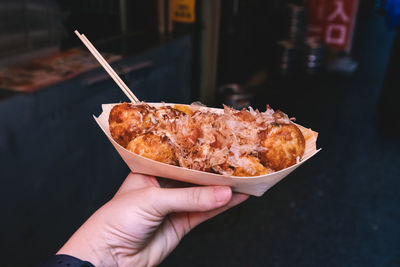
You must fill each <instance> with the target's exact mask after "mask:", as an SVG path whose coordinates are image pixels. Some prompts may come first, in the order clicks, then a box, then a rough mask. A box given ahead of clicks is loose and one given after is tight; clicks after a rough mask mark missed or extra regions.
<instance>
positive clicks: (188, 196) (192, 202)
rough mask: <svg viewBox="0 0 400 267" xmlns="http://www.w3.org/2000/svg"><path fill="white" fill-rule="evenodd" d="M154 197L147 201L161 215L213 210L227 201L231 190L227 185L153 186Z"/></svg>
mask: <svg viewBox="0 0 400 267" xmlns="http://www.w3.org/2000/svg"><path fill="white" fill-rule="evenodd" d="M153 192H154V197H151V198H148V203H149V204H151V205H152V207H153V208H154V210H156V211H158V212H159V214H160V215H161V216H165V215H167V214H169V213H173V212H201V211H209V210H214V209H216V208H219V207H222V206H224V205H225V204H227V203H228V202H229V200H230V199H231V197H232V190H231V188H230V187H229V186H206V187H189V188H174V189H166V188H163V189H162V188H154V189H153Z"/></svg>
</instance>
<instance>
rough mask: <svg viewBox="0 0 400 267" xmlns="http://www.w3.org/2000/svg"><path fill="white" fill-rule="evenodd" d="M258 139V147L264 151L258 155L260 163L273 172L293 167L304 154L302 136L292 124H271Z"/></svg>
mask: <svg viewBox="0 0 400 267" xmlns="http://www.w3.org/2000/svg"><path fill="white" fill-rule="evenodd" d="M260 137H261V144H260V145H261V146H262V147H264V148H265V149H266V151H263V152H261V153H260V159H261V163H262V164H263V165H264V166H267V167H269V168H271V169H273V170H275V171H279V170H282V169H284V168H287V167H289V166H292V165H294V164H295V163H296V159H297V158H298V157H300V158H301V157H302V156H303V154H304V150H305V140H304V136H303V134H302V133H301V131H300V130H299V128H297V126H296V125H294V124H293V123H290V124H277V123H272V124H271V125H269V127H268V128H267V129H266V130H264V131H262V132H261V136H260Z"/></svg>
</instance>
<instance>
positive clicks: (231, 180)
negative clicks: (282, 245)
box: [93, 103, 319, 196]
mask: <svg viewBox="0 0 400 267" xmlns="http://www.w3.org/2000/svg"><path fill="white" fill-rule="evenodd" d="M118 104H120V103H117V104H103V105H102V108H103V112H102V113H101V114H100V116H99V117H97V118H96V117H95V116H93V117H94V119H95V120H96V122H97V123H98V124H99V126H100V128H101V129H102V130H103V132H104V133H105V134H106V135H107V137H108V139H109V140H110V142H111V143H112V144H113V146H114V147H115V149H116V150H117V151H118V153H119V154H120V155H121V157H122V159H123V160H124V161H125V162H126V164H127V165H128V167H129V168H130V169H131V171H132V172H134V173H142V174H148V175H153V176H158V177H164V178H170V179H174V180H178V181H183V182H187V183H192V184H199V185H229V186H230V187H231V188H232V190H233V191H235V192H241V193H246V194H250V195H254V196H262V195H263V194H264V193H265V192H266V191H267V190H268V189H270V188H271V187H272V186H274V185H275V184H276V183H278V182H279V181H280V180H282V179H283V178H285V177H286V176H287V175H288V174H289V173H291V172H292V171H294V170H295V169H296V168H298V167H299V166H300V165H302V164H303V163H304V162H306V161H307V160H308V159H310V158H311V157H312V156H314V155H315V154H316V153H317V152H318V151H319V150H317V149H316V141H317V137H318V133H316V132H314V131H312V130H310V129H307V128H305V127H303V126H300V125H297V126H298V127H299V128H300V130H301V131H302V133H303V135H304V138H305V140H306V148H305V152H304V156H303V158H302V159H301V160H300V162H299V163H297V164H295V165H293V166H291V167H289V168H286V169H283V170H281V171H278V172H274V173H271V174H267V175H262V176H254V177H235V176H224V175H221V174H214V173H207V172H202V171H196V170H190V169H186V168H182V167H178V166H173V165H169V164H165V163H162V162H158V161H154V160H151V159H148V158H145V157H142V156H139V155H137V154H135V153H133V152H130V151H129V150H126V149H125V148H124V147H122V146H121V145H119V144H118V143H117V142H115V141H114V139H113V138H112V137H111V134H110V129H109V124H108V117H109V115H110V111H111V109H112V107H113V106H114V105H118ZM148 104H149V105H151V106H154V107H159V106H162V105H168V106H174V105H175V104H167V103H148ZM202 109H207V110H209V111H212V112H216V113H222V112H223V109H215V108H207V107H204V108H203V107H202Z"/></svg>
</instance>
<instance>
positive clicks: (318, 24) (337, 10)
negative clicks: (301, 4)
mask: <svg viewBox="0 0 400 267" xmlns="http://www.w3.org/2000/svg"><path fill="white" fill-rule="evenodd" d="M358 3H359V0H307V8H308V9H307V10H308V23H307V36H308V37H312V38H315V39H317V40H321V41H323V42H324V43H325V44H326V45H327V46H328V47H329V48H331V49H333V50H341V51H350V48H351V44H352V39H353V30H354V24H355V18H356V15H357V8H358Z"/></svg>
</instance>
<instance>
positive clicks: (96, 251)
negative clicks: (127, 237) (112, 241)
mask: <svg viewBox="0 0 400 267" xmlns="http://www.w3.org/2000/svg"><path fill="white" fill-rule="evenodd" d="M87 224H88V222H86V223H85V224H84V225H82V227H81V228H79V229H78V231H76V232H75V233H74V234H73V235H72V237H71V238H70V239H69V240H68V241H67V242H66V243H65V244H64V246H63V247H62V248H61V249H60V250H59V251H58V252H57V253H56V254H57V255H60V254H65V255H70V256H73V257H76V258H78V259H81V260H83V261H88V262H90V263H92V264H93V265H94V266H96V267H97V266H99V267H100V266H119V265H118V264H117V262H116V261H115V258H114V257H113V255H112V254H111V249H110V248H108V247H107V246H106V242H104V241H103V240H100V238H101V232H100V231H96V230H95V229H96V227H94V228H93V227H88V225H87Z"/></svg>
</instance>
